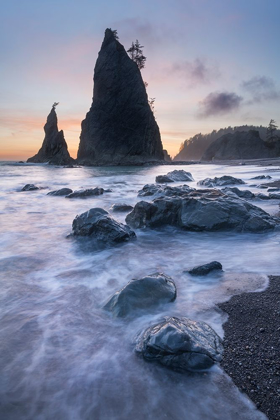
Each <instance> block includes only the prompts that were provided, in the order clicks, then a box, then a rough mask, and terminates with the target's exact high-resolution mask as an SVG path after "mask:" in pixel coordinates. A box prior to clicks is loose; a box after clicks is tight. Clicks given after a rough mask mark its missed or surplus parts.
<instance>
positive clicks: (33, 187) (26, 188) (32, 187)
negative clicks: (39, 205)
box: [21, 184, 40, 191]
mask: <svg viewBox="0 0 280 420" xmlns="http://www.w3.org/2000/svg"><path fill="white" fill-rule="evenodd" d="M35 190H40V188H39V187H37V186H36V185H34V184H26V185H25V186H24V187H23V188H22V189H21V191H35Z"/></svg>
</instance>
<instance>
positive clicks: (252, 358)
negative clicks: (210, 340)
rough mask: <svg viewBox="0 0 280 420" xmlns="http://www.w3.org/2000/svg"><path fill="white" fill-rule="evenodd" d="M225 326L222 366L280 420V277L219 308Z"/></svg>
mask: <svg viewBox="0 0 280 420" xmlns="http://www.w3.org/2000/svg"><path fill="white" fill-rule="evenodd" d="M219 307H220V308H221V309H222V310H223V311H225V312H227V313H228V315H229V317H228V320H227V322H226V323H225V324H224V330H225V337H224V348H225V352H224V358H223V361H222V362H221V366H222V367H223V368H224V370H225V371H226V372H227V374H228V375H229V376H230V377H231V378H232V379H233V381H234V382H235V384H236V385H237V386H238V387H239V388H240V390H241V391H242V392H244V393H246V394H247V395H248V396H249V398H250V399H251V400H252V401H254V403H255V404H256V406H257V407H258V409H259V410H261V411H262V412H263V413H265V414H266V415H267V417H268V418H269V419H270V420H279V419H280V276H271V277H270V281H269V286H268V288H267V289H266V290H265V291H263V292H260V293H244V294H241V295H236V296H233V297H232V298H231V299H230V300H229V301H228V302H225V303H222V304H219Z"/></svg>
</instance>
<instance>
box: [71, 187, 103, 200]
mask: <svg viewBox="0 0 280 420" xmlns="http://www.w3.org/2000/svg"><path fill="white" fill-rule="evenodd" d="M103 193H104V189H103V188H98V187H96V188H88V189H86V190H78V191H74V192H71V193H70V194H68V195H66V197H65V198H87V197H92V196H96V195H101V194H103Z"/></svg>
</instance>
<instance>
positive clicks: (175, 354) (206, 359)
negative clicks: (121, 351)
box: [135, 317, 223, 371]
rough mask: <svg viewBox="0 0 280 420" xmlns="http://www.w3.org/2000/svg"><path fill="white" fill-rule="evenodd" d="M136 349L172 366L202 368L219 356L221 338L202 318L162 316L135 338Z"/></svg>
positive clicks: (220, 352)
mask: <svg viewBox="0 0 280 420" xmlns="http://www.w3.org/2000/svg"><path fill="white" fill-rule="evenodd" d="M135 350H136V352H138V353H140V354H142V356H143V358H144V359H146V360H148V361H155V362H159V363H161V364H162V365H164V366H167V367H169V368H172V369H174V370H181V371H188V370H191V371H193V370H204V369H208V368H210V367H211V366H212V365H213V364H214V363H215V362H219V361H221V360H222V354H223V346H222V340H221V339H220V337H219V336H218V335H217V334H216V332H215V331H214V330H213V329H212V328H211V327H210V326H209V325H208V324H206V323H205V322H201V321H192V320H190V319H187V318H175V317H172V318H166V319H165V321H163V322H160V323H158V324H155V325H153V326H151V327H149V328H147V329H146V330H145V331H144V332H142V333H141V334H140V335H139V336H138V337H137V339H136V347H135Z"/></svg>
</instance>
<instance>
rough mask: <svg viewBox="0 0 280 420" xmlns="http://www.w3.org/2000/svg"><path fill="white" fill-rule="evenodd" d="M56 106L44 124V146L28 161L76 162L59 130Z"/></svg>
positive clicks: (50, 162) (66, 163)
mask: <svg viewBox="0 0 280 420" xmlns="http://www.w3.org/2000/svg"><path fill="white" fill-rule="evenodd" d="M55 106H56V104H54V105H53V107H52V109H51V112H50V113H49V115H48V118H47V122H46V124H45V126H44V131H45V138H44V141H43V144H42V147H41V149H40V150H39V152H38V153H37V154H36V155H35V156H33V157H31V158H29V159H27V162H32V163H45V162H48V163H49V164H51V165H69V164H73V163H74V162H75V160H74V159H72V158H71V157H70V155H69V152H68V147H67V143H66V141H65V139H64V134H63V131H62V130H61V131H58V127H57V115H56V112H55Z"/></svg>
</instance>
